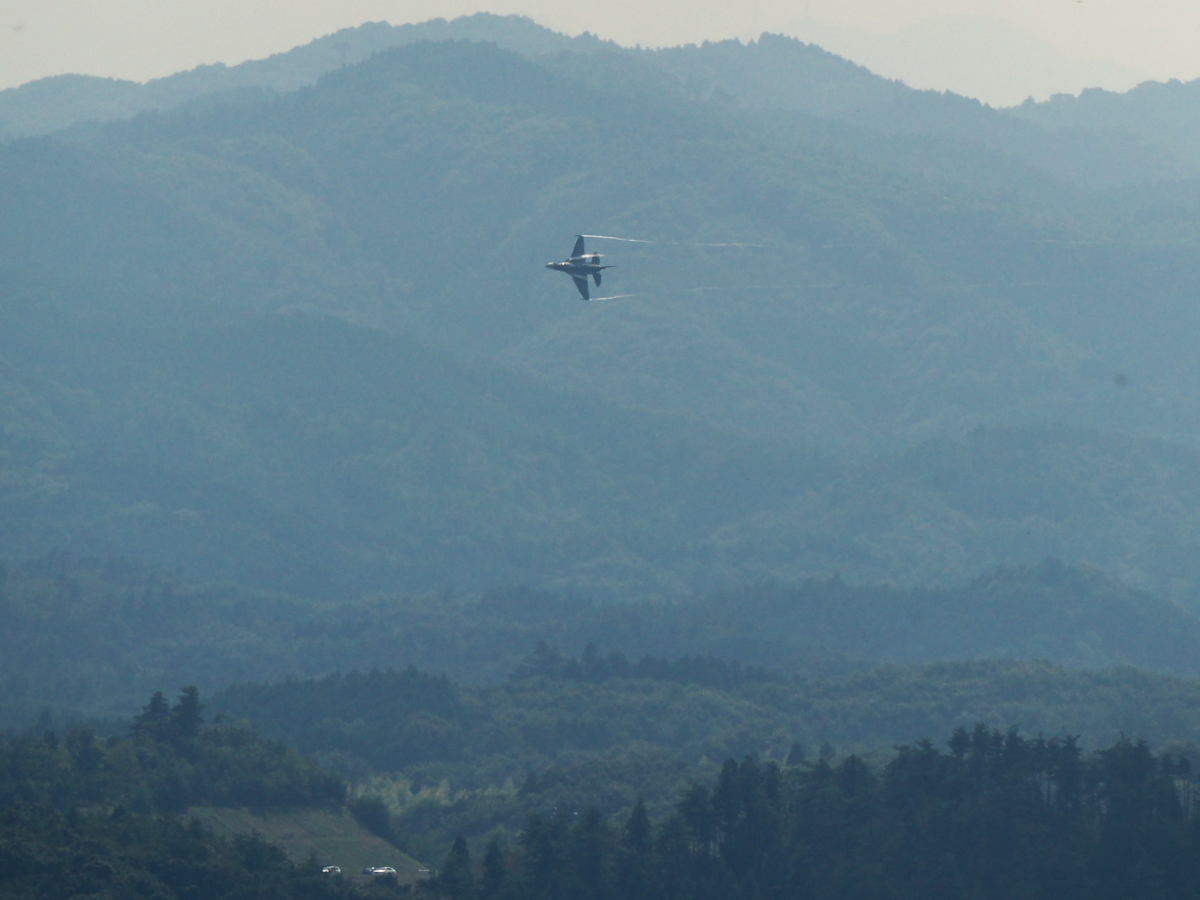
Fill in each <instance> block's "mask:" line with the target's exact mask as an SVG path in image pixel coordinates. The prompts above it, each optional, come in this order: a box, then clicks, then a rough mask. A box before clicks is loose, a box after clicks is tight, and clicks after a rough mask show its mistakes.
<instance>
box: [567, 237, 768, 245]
mask: <svg viewBox="0 0 1200 900" xmlns="http://www.w3.org/2000/svg"><path fill="white" fill-rule="evenodd" d="M580 237H585V238H595V239H596V240H598V241H623V242H625V243H626V244H663V245H666V246H670V247H762V246H764V245H763V244H705V243H701V242H698V241H645V240H642V239H640V238H627V237H617V236H616V235H613V234H583V235H580Z"/></svg>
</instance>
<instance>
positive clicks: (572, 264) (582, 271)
mask: <svg viewBox="0 0 1200 900" xmlns="http://www.w3.org/2000/svg"><path fill="white" fill-rule="evenodd" d="M546 268H547V269H554V270H555V271H556V272H566V273H567V274H568V275H570V276H571V277H572V278H574V279H575V287H577V288H579V293H580V294H582V295H583V299H584V300H591V299H592V298H591V297H590V296H588V283H587V280H588V276H589V275H591V276H592V278H594V279H595V280H596V287H600V272H601V270H602V269H611V268H612V266H602V265H600V254H599V253H593V254H592V255H591V256H584V255H583V235H582V234H581V235H577V236H576V238H575V249H574V250H572V251H571V256H570V258H569V259H564V260H563V261H562V262H556V263H546Z"/></svg>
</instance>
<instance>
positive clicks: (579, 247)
mask: <svg viewBox="0 0 1200 900" xmlns="http://www.w3.org/2000/svg"><path fill="white" fill-rule="evenodd" d="M577 256H583V235H582V234H581V235H579V236H578V237H577V238H575V249H574V250H572V251H571V259H574V258H575V257H577Z"/></svg>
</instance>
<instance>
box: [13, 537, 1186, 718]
mask: <svg viewBox="0 0 1200 900" xmlns="http://www.w3.org/2000/svg"><path fill="white" fill-rule="evenodd" d="M0 610H2V611H3V615H4V617H5V622H6V626H5V629H4V630H3V632H0V723H3V724H7V725H13V726H20V727H25V726H27V725H30V724H31V723H33V722H34V721H35V720H37V719H38V718H39V716H41V717H43V718H44V717H45V716H46V715H49V716H51V719H50V720H49V721H48V724H46V725H45V727H51V725H52V724H53V718H54V717H58V718H59V719H62V720H65V721H71V720H74V719H78V718H80V717H89V716H90V717H105V718H112V717H125V716H129V715H131V714H132V713H133V712H135V711H136V710H137V709H138V708H139V706H140V704H141V703H142V702H143V701H144V698H145V695H146V694H147V693H148V692H150V691H153V690H154V689H155V688H156V687H157V686H158V685H160V684H174V683H180V684H196V685H199V686H200V687H201V689H202V690H203V691H204V692H205V693H212V692H216V691H219V690H223V689H224V688H226V687H228V686H229V685H230V684H233V683H235V682H278V681H281V680H283V679H286V678H291V677H298V678H318V677H322V676H326V675H329V674H331V673H335V672H346V671H349V670H351V669H355V668H359V669H364V670H366V669H373V668H378V669H403V668H405V667H408V666H418V667H420V668H422V669H424V670H427V671H433V672H446V673H450V675H452V676H453V677H454V678H456V679H458V680H462V681H464V682H467V683H470V684H495V683H497V682H501V681H503V680H504V679H505V678H507V677H508V676H509V675H510V674H511V673H512V672H513V671H516V670H518V669H522V668H523V667H524V668H528V666H527V659H528V657H529V653H530V651H531V650H532V649H533V648H534V647H536V646H538V645H539V643H541V644H543V645H544V646H545V647H547V648H550V647H556V648H560V649H561V651H562V652H563V653H565V654H568V655H578V654H581V653H584V651H585V650H586V648H587V647H588V645H594V646H593V651H591V652H592V653H593V655H594V653H595V646H598V647H600V648H602V651H601V653H600V659H601V661H603V659H606V658H607V655H608V654H610V653H619V654H623V655H624V656H625V657H627V658H628V659H629V660H638V659H640V658H642V657H644V656H651V657H654V658H656V659H662V660H677V659H679V658H680V657H681V656H688V657H691V658H693V659H694V660H696V665H697V671H698V672H699V673H700V674H696V673H695V672H691V670H687V669H686V667H685V669H683V670H680V672H681V673H682V674H679V675H678V677H679V678H684V679H685V680H686V679H687V678H694V679H699V681H700V682H701V683H705V684H709V685H712V686H718V687H721V686H727V683H728V684H738V683H741V680H745V678H751V680H753V678H756V677H758V676H757V675H754V672H757V670H758V669H761V668H762V667H767V668H768V669H770V670H772V671H774V672H776V673H778V677H779V678H784V679H790V678H805V679H809V680H819V679H829V678H834V677H843V676H849V675H851V674H853V673H857V672H863V671H867V670H870V669H872V668H874V667H877V666H879V665H882V664H911V663H921V664H925V663H932V662H936V661H937V660H942V659H959V660H963V659H976V660H979V659H996V658H1016V659H1024V660H1038V659H1040V660H1049V661H1051V662H1052V663H1054V664H1056V665H1064V666H1070V667H1075V668H1092V669H1107V668H1111V667H1114V666H1136V667H1138V668H1140V669H1144V670H1148V671H1154V672H1159V673H1170V674H1174V675H1179V676H1190V677H1196V676H1197V675H1200V664H1198V663H1197V660H1198V659H1200V624H1198V623H1197V620H1196V619H1195V618H1194V617H1193V616H1192V615H1190V614H1189V613H1186V612H1184V611H1182V610H1181V609H1180V608H1179V607H1178V606H1177V605H1175V604H1173V603H1170V602H1167V601H1163V600H1159V599H1157V598H1155V597H1154V596H1152V595H1149V594H1145V593H1143V592H1139V591H1135V590H1132V589H1130V588H1128V587H1127V586H1125V585H1123V584H1121V583H1120V582H1118V581H1115V580H1112V579H1108V578H1105V577H1103V576H1101V575H1099V574H1098V573H1096V572H1094V571H1091V570H1086V569H1079V568H1076V567H1071V566H1065V565H1063V564H1062V563H1059V562H1056V561H1053V560H1051V561H1046V562H1044V563H1042V564H1041V565H1039V566H1036V567H1032V568H1006V569H1000V570H997V571H993V572H991V573H989V574H987V575H985V576H981V577H979V578H977V579H974V580H972V581H971V582H968V583H966V584H959V585H954V586H950V587H945V588H936V589H935V588H924V589H902V588H895V587H886V586H878V585H877V586H868V585H853V584H847V583H845V582H844V581H842V580H841V579H837V578H832V579H823V580H819V581H813V582H809V583H806V584H803V585H799V586H796V587H783V586H780V585H765V584H764V585H759V586H757V587H751V588H741V589H737V590H728V591H722V592H716V593H713V594H710V595H706V596H702V597H696V598H692V599H690V600H688V601H683V602H677V603H667V602H636V603H614V602H607V603H597V602H594V601H592V600H588V599H585V598H581V597H579V596H578V595H572V594H552V593H546V592H537V591H531V590H528V589H518V588H509V589H505V590H495V591H492V592H489V593H487V594H485V595H483V596H482V597H472V596H458V597H455V596H448V595H438V594H430V595H417V596H412V595H409V596H405V595H399V596H397V595H394V594H384V595H374V596H369V597H365V598H362V599H357V600H351V599H346V598H344V597H340V596H339V597H335V598H333V599H331V600H326V601H318V600H312V599H305V598H301V597H296V596H291V595H286V594H280V593H272V592H263V591H260V592H252V591H248V590H245V589H237V588H232V587H221V586H213V585H203V584H196V583H194V582H189V581H188V580H186V579H184V578H183V577H181V576H180V574H179V573H171V572H162V571H154V570H146V569H144V568H140V567H137V566H135V565H132V564H130V563H128V562H123V561H120V560H95V559H93V560H79V561H72V560H70V559H66V558H64V557H62V556H57V557H47V558H44V559H41V560H37V561H35V562H31V563H27V564H23V565H20V566H14V567H12V569H11V570H10V571H8V572H7V575H6V578H5V584H4V587H3V592H2V594H0ZM554 658H555V657H554V654H552V653H551V654H549V655H548V656H546V659H545V660H543V662H545V663H546V665H549V667H550V668H549V670H548V671H549V673H550V674H555V675H558V674H561V673H560V672H559V670H558V668H556V666H557V664H555V663H553V660H554ZM711 659H721V660H726V661H729V663H730V665H733V664H739V665H741V666H743V667H749V669H750V670H754V672H751V673H750V674H749V675H747V674H746V673H744V672H742V671H741V670H740V669H739V670H736V671H729V670H727V669H726V668H722V666H717V667H716V668H712V667H708V668H706V665H707V664H706V663H705V662H704V661H705V660H711ZM588 660H591V662H595V661H596V660H595V659H592V658H591V657H587V658H585V662H586V661H588ZM560 662H561V660H560ZM722 665H724V664H722ZM597 671H598V672H599V671H600V670H597ZM623 672H624V670H614V671H613V672H610V673H609V674H610V675H613V674H616V675H620V674H622V673H623ZM689 672H691V674H689ZM593 674H596V673H591V674H589V675H588V676H587V677H589V678H590V677H592V675H593ZM759 674H761V673H759ZM751 676H753V677H751ZM739 679H740V680H739Z"/></svg>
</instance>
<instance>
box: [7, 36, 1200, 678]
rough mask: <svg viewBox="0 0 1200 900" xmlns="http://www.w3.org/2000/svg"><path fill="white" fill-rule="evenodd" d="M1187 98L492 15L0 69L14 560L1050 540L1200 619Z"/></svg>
mask: <svg viewBox="0 0 1200 900" xmlns="http://www.w3.org/2000/svg"><path fill="white" fill-rule="evenodd" d="M447 38H453V39H454V40H449V41H447V40H445V39H447ZM1193 88H1194V86H1192V85H1157V86H1156V85H1145V86H1143V87H1141V88H1139V89H1137V90H1135V91H1132V92H1130V93H1129V94H1125V95H1110V94H1102V93H1085V94H1084V95H1083V96H1082V97H1080V98H1077V99H1065V98H1063V99H1056V100H1054V101H1052V102H1050V103H1048V104H1033V105H1025V106H1022V107H1018V108H1015V109H1010V110H997V109H992V108H989V107H986V106H983V105H981V104H979V103H977V102H975V101H971V100H967V99H964V98H961V97H956V96H953V95H944V94H935V93H928V92H918V91H913V90H910V89H908V88H906V87H904V86H903V85H901V84H899V83H896V82H889V81H886V80H884V79H880V78H878V77H876V76H874V75H872V74H871V73H869V72H867V71H866V70H864V69H862V68H860V67H857V66H854V65H852V64H850V63H848V62H846V61H845V60H842V59H840V58H838V57H835V56H833V55H831V54H828V53H825V52H824V51H822V50H820V49H819V48H816V47H812V46H807V45H803V44H800V43H799V42H796V41H792V40H788V39H784V38H778V37H771V36H764V37H763V38H762V39H761V40H759V41H757V42H754V43H752V44H748V45H742V44H739V43H736V42H731V43H723V44H713V45H704V46H702V47H683V48H675V49H669V50H660V51H639V50H626V49H622V48H620V47H617V46H615V45H612V44H607V43H604V42H601V41H598V40H596V39H594V38H589V37H584V38H577V39H568V38H565V37H563V36H561V35H556V34H554V33H552V32H548V31H546V30H545V29H542V28H539V27H538V26H536V25H534V24H533V23H531V22H529V21H528V20H521V19H502V18H496V17H487V16H476V17H472V18H470V19H465V20H458V21H456V22H452V23H445V22H433V23H427V24H425V25H422V26H409V27H405V28H400V29H391V28H389V27H387V26H363V27H362V28H360V29H354V30H351V31H349V32H344V33H341V34H338V35H334V36H331V37H329V38H326V39H322V40H321V41H317V42H314V43H313V44H312V45H309V46H307V47H303V48H298V49H297V50H295V51H292V52H291V53H288V54H282V55H280V56H277V57H272V58H271V59H269V60H264V61H260V62H256V63H247V64H245V65H243V66H238V67H233V68H229V69H224V68H220V67H213V68H206V69H201V70H196V71H194V72H190V73H181V74H180V75H177V76H172V77H171V78H168V79H163V80H161V81H158V82H154V83H151V84H148V85H135V84H130V83H116V82H105V81H102V80H98V79H81V78H61V79H50V80H47V81H45V82H38V83H34V84H31V85H27V86H25V87H23V88H20V89H17V90H15V91H6V92H0V131H2V132H4V133H7V134H9V135H10V136H12V139H10V140H9V141H7V142H6V143H4V144H3V145H0V196H3V197H4V198H5V202H4V205H3V208H2V209H0V298H2V300H0V367H2V368H0V408H2V409H3V419H2V422H3V429H2V431H0V505H2V508H3V509H4V511H5V512H4V516H3V517H2V519H0V557H2V558H7V559H9V560H13V561H14V562H16V561H22V560H35V561H36V560H39V559H42V560H45V559H47V558H49V559H51V560H58V562H54V563H53V565H51V568H52V569H53V568H54V567H55V566H59V567H60V568H61V569H62V571H61V573H60V574H62V575H63V577H67V578H71V577H76V575H72V572H73V571H74V570H73V569H72V566H71V565H70V564H67V563H62V557H61V556H57V557H46V556H45V555H46V554H48V553H51V552H52V551H56V552H66V553H67V554H74V555H76V556H96V557H106V558H108V557H129V558H132V559H134V560H137V561H138V562H139V563H145V564H148V565H150V566H158V567H162V568H163V569H164V570H168V571H169V570H174V569H175V568H176V567H182V568H183V569H184V570H185V572H186V576H185V577H186V579H187V580H190V581H191V582H193V583H200V584H211V583H214V582H224V583H230V584H235V585H239V586H240V588H239V590H246V591H249V592H251V593H252V594H253V592H263V591H266V592H287V593H290V594H292V595H296V596H297V597H299V598H301V599H300V600H298V601H297V602H320V603H341V602H345V601H350V600H356V599H357V598H359V597H361V596H363V595H366V594H370V593H371V592H375V591H383V592H389V594H393V595H394V594H402V593H418V594H419V593H423V592H438V591H442V590H449V591H455V592H460V593H465V594H467V595H469V596H477V595H479V594H481V593H483V592H486V591H488V590H489V589H493V588H496V587H497V586H504V585H515V584H525V585H530V586H533V587H535V588H542V589H547V590H551V591H562V592H581V593H583V594H585V595H586V596H588V597H590V598H595V599H601V600H664V599H671V600H676V599H681V598H689V597H692V596H694V595H697V594H700V595H705V594H710V593H711V592H714V591H721V590H739V589H743V588H745V587H746V586H747V585H750V584H753V583H756V582H771V581H775V582H779V583H782V584H785V585H787V584H794V583H799V582H803V581H804V580H805V579H808V578H818V579H825V578H827V577H828V576H830V575H831V574H833V573H835V572H836V573H838V574H839V575H840V577H841V578H843V579H845V580H846V581H847V582H850V583H853V584H862V583H865V582H883V583H890V584H894V585H897V586H900V587H901V588H908V587H916V586H941V587H955V588H957V586H961V585H963V584H966V583H968V582H970V580H971V579H973V578H975V577H977V576H979V575H980V574H981V573H989V572H994V571H995V570H996V569H997V567H999V566H1002V565H1005V564H1008V565H1012V566H1018V567H1029V566H1037V565H1040V564H1041V562H1042V560H1044V559H1045V558H1046V557H1048V556H1051V557H1057V558H1059V559H1061V560H1064V561H1065V562H1066V563H1067V564H1070V565H1074V564H1083V565H1084V566H1086V567H1091V568H1092V569H1095V570H1098V571H1100V572H1102V573H1105V574H1106V575H1108V576H1115V577H1119V578H1121V579H1124V580H1125V581H1127V582H1128V583H1129V584H1131V585H1132V586H1134V587H1135V588H1137V589H1144V590H1148V591H1150V592H1152V593H1153V594H1154V595H1155V596H1157V598H1158V599H1157V600H1155V601H1154V602H1155V603H1160V604H1165V607H1164V608H1167V609H1172V610H1174V612H1175V613H1177V614H1179V615H1183V613H1180V612H1179V608H1183V609H1187V610H1189V611H1190V613H1192V614H1194V613H1195V612H1196V611H1197V610H1200V554H1198V553H1197V552H1196V551H1197V543H1198V541H1200V538H1198V535H1200V503H1198V502H1197V501H1198V500H1200V403H1198V399H1200V392H1198V391H1197V388H1200V356H1198V355H1197V354H1196V353H1195V345H1196V339H1197V336H1198V335H1200V309H1198V307H1197V303H1196V285H1197V283H1198V279H1197V275H1198V274H1200V265H1198V262H1200V261H1198V259H1197V252H1196V251H1197V247H1198V244H1200V235H1198V233H1197V232H1198V226H1200V171H1198V170H1197V166H1200V156H1198V154H1197V151H1196V149H1195V148H1196V146H1197V145H1196V144H1195V142H1190V141H1189V140H1188V136H1189V135H1190V134H1191V131H1189V129H1192V128H1195V127H1200V126H1197V125H1196V123H1197V122H1200V115H1197V114H1196V113H1195V112H1190V110H1192V108H1193V105H1194V102H1200V101H1194V98H1193V94H1194V93H1195V91H1194V89H1193ZM1168 122H1169V123H1170V125H1169V127H1168V125H1167V124H1166V123H1168ZM64 129H65V130H64ZM580 232H584V233H590V234H602V235H613V236H617V237H624V238H629V239H636V240H637V241H640V242H641V243H631V242H618V241H612V240H609V241H605V240H595V239H590V240H591V243H590V244H589V249H597V250H600V251H602V252H604V253H606V254H607V256H606V261H608V262H611V263H614V264H615V265H616V268H614V269H612V270H610V271H609V272H607V273H606V275H605V281H604V287H603V290H602V291H597V294H598V295H599V296H601V297H609V296H613V297H617V298H618V299H612V300H601V301H598V302H595V303H592V304H583V303H581V302H579V301H578V300H577V299H576V297H575V294H574V289H573V287H572V286H571V285H570V283H569V282H568V281H567V280H566V279H563V278H561V276H558V275H555V274H553V273H547V272H545V271H544V270H543V269H542V268H541V264H543V263H545V262H546V261H548V260H550V259H558V258H561V257H562V256H563V255H564V253H565V252H566V251H567V250H568V249H569V248H570V245H571V242H572V241H573V238H574V236H575V235H576V234H577V233H580ZM88 565H90V564H88ZM86 568H87V566H86V565H85V566H84V569H86ZM1022 570H1024V569H1022ZM56 571H57V570H56ZM176 580H178V579H176ZM55 590H58V588H55ZM64 590H66V589H65V588H64ZM1088 590H1089V591H1092V593H1090V594H1088V596H1089V597H1091V598H1092V600H1096V597H1098V596H1100V595H1102V594H1103V593H1104V592H1103V591H1101V590H1100V589H1098V588H1096V589H1093V588H1089V589H1088ZM1096 591H1099V593H1096ZM201 594H202V592H201ZM69 595H70V591H69V590H67V596H69ZM253 595H254V596H259V595H258V594H253ZM431 595H432V594H431ZM98 596H99V597H103V596H105V595H104V594H103V593H101V594H100V595H98ZM114 596H116V595H114ZM1092 600H1090V601H1089V602H1092ZM23 602H24V601H23ZM30 602H31V603H32V602H33V601H30ZM97 602H99V601H97ZM104 602H108V601H104ZM1096 602H1099V601H1096ZM1172 604H1178V607H1176V606H1172ZM231 608H232V607H231ZM229 614H230V615H232V613H229ZM1121 615H1122V616H1125V615H1126V613H1122V614H1121ZM1164 615H1165V613H1164ZM1118 618H1120V617H1118ZM1055 621H1059V620H1055ZM1061 621H1062V622H1063V623H1064V624H1062V626H1061V630H1062V631H1063V634H1062V635H1059V637H1061V640H1060V641H1059V642H1058V643H1055V640H1058V638H1055V639H1054V640H1050V639H1049V638H1047V639H1046V640H1050V644H1049V645H1047V646H1054V647H1058V648H1059V649H1056V650H1054V651H1053V653H1048V655H1049V656H1050V658H1052V659H1056V660H1059V661H1063V662H1071V663H1072V664H1077V665H1078V664H1087V662H1086V658H1087V654H1086V653H1084V652H1083V651H1081V650H1080V649H1079V648H1081V647H1085V646H1088V640H1090V639H1089V638H1088V637H1087V634H1088V632H1087V630H1086V629H1083V630H1078V629H1079V628H1081V627H1082V626H1079V623H1078V621H1075V620H1072V619H1071V617H1070V616H1067V617H1066V618H1064V619H1062V620H1061ZM1122 621H1125V619H1122ZM1130 621H1132V620H1130ZM1186 621H1187V622H1188V623H1192V622H1193V619H1191V618H1187V619H1186ZM1072 622H1074V624H1072ZM322 627H324V626H322ZM831 627H832V626H831ZM839 627H840V626H839ZM1056 627H1057V626H1056ZM1187 627H1188V628H1190V627H1191V625H1190V624H1189V625H1188V626H1187ZM30 628H31V630H33V629H34V626H33V625H31V626H30ZM970 629H971V626H970V625H966V626H963V628H962V633H964V634H967V633H969V632H970ZM1072 629H1076V630H1072ZM1050 630H1051V631H1052V630H1053V629H1050ZM1167 630H1170V629H1167ZM1048 633H1049V632H1048ZM578 638H579V639H582V636H581V635H580V636H578ZM1030 640H1033V639H1032V638H1029V637H1028V636H1026V637H1022V638H1021V639H1020V641H1018V644H1019V645H1020V646H1022V647H1026V648H1028V647H1030V646H1034V645H1033V644H1029V643H1028V642H1029V641H1030ZM1038 640H1041V638H1038ZM1022 641H1023V642H1025V643H1021V642H1022ZM1034 643H1035V644H1036V641H1035V642H1034ZM1014 646H1017V644H1014ZM955 647H957V650H956V649H955ZM1062 648H1074V649H1062ZM993 649H995V648H993ZM1002 649H1003V648H1001V649H1000V650H996V652H1002ZM697 650H704V648H697ZM521 652H524V649H522V650H521ZM630 652H632V651H630ZM660 652H661V651H660ZM704 652H712V651H710V650H704ZM889 652H890V651H889ZM980 652H984V651H980V650H979V649H978V647H976V646H975V645H972V644H970V642H969V641H967V642H963V643H961V644H956V645H954V646H952V647H946V648H939V649H938V650H937V651H936V653H934V651H930V653H931V654H933V655H918V656H916V657H905V656H901V657H900V658H901V659H903V660H906V661H908V660H913V659H920V660H923V661H924V660H928V659H931V658H938V657H939V656H941V655H943V654H944V655H946V656H951V657H953V656H955V655H958V656H961V657H967V656H975V655H978V654H979V653H980ZM1014 652H1016V651H1014ZM1140 652H1141V651H1139V653H1140ZM1164 652H1165V651H1164ZM1033 653H1034V651H1033V650H1029V649H1026V650H1023V651H1021V653H1020V654H1018V655H1022V656H1028V655H1031V654H1033ZM1123 653H1124V651H1122V652H1121V653H1117V652H1115V651H1110V650H1105V651H1104V652H1103V653H1099V655H1098V656H1096V657H1095V659H1097V660H1099V662H1098V663H1097V664H1105V665H1107V664H1112V663H1113V662H1115V661H1116V662H1120V661H1135V662H1137V664H1138V665H1143V666H1147V667H1150V668H1155V667H1158V668H1161V669H1163V670H1164V671H1173V672H1178V671H1179V669H1178V668H1173V667H1171V666H1166V665H1165V664H1163V663H1162V662H1161V659H1160V658H1159V657H1156V656H1155V654H1154V652H1151V651H1146V652H1145V653H1143V654H1142V655H1141V656H1136V655H1135V656H1129V655H1127V654H1126V655H1123ZM506 658H507V659H509V660H510V661H511V657H506ZM872 658H875V657H872ZM879 658H882V659H895V658H896V657H894V656H888V655H887V654H886V653H884V654H883V655H882V656H881V657H879ZM1163 658H1165V657H1163ZM398 661H400V660H398ZM422 662H423V664H426V665H429V666H430V667H438V666H439V665H443V667H444V662H445V661H444V660H443V663H442V664H439V663H437V661H436V660H433V659H422ZM384 663H385V661H384V660H381V661H380V664H384ZM282 665H283V663H281V666H282ZM330 665H331V667H336V666H335V665H334V663H333V662H331V663H330ZM338 665H340V663H339V664H338ZM497 671H498V670H497V669H495V668H493V669H492V670H491V673H492V675H493V676H494V675H495V674H496V672H497ZM278 674H279V675H282V674H286V672H284V671H280V672H279V673H278ZM307 674H320V673H319V672H309V673H307ZM248 677H249V676H248ZM252 677H274V676H273V675H271V673H268V672H263V673H258V672H256V673H254V674H253V676H252ZM217 686H223V685H217ZM138 690H139V691H141V688H139V689H138ZM138 696H141V694H140V693H139V694H138Z"/></svg>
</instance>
